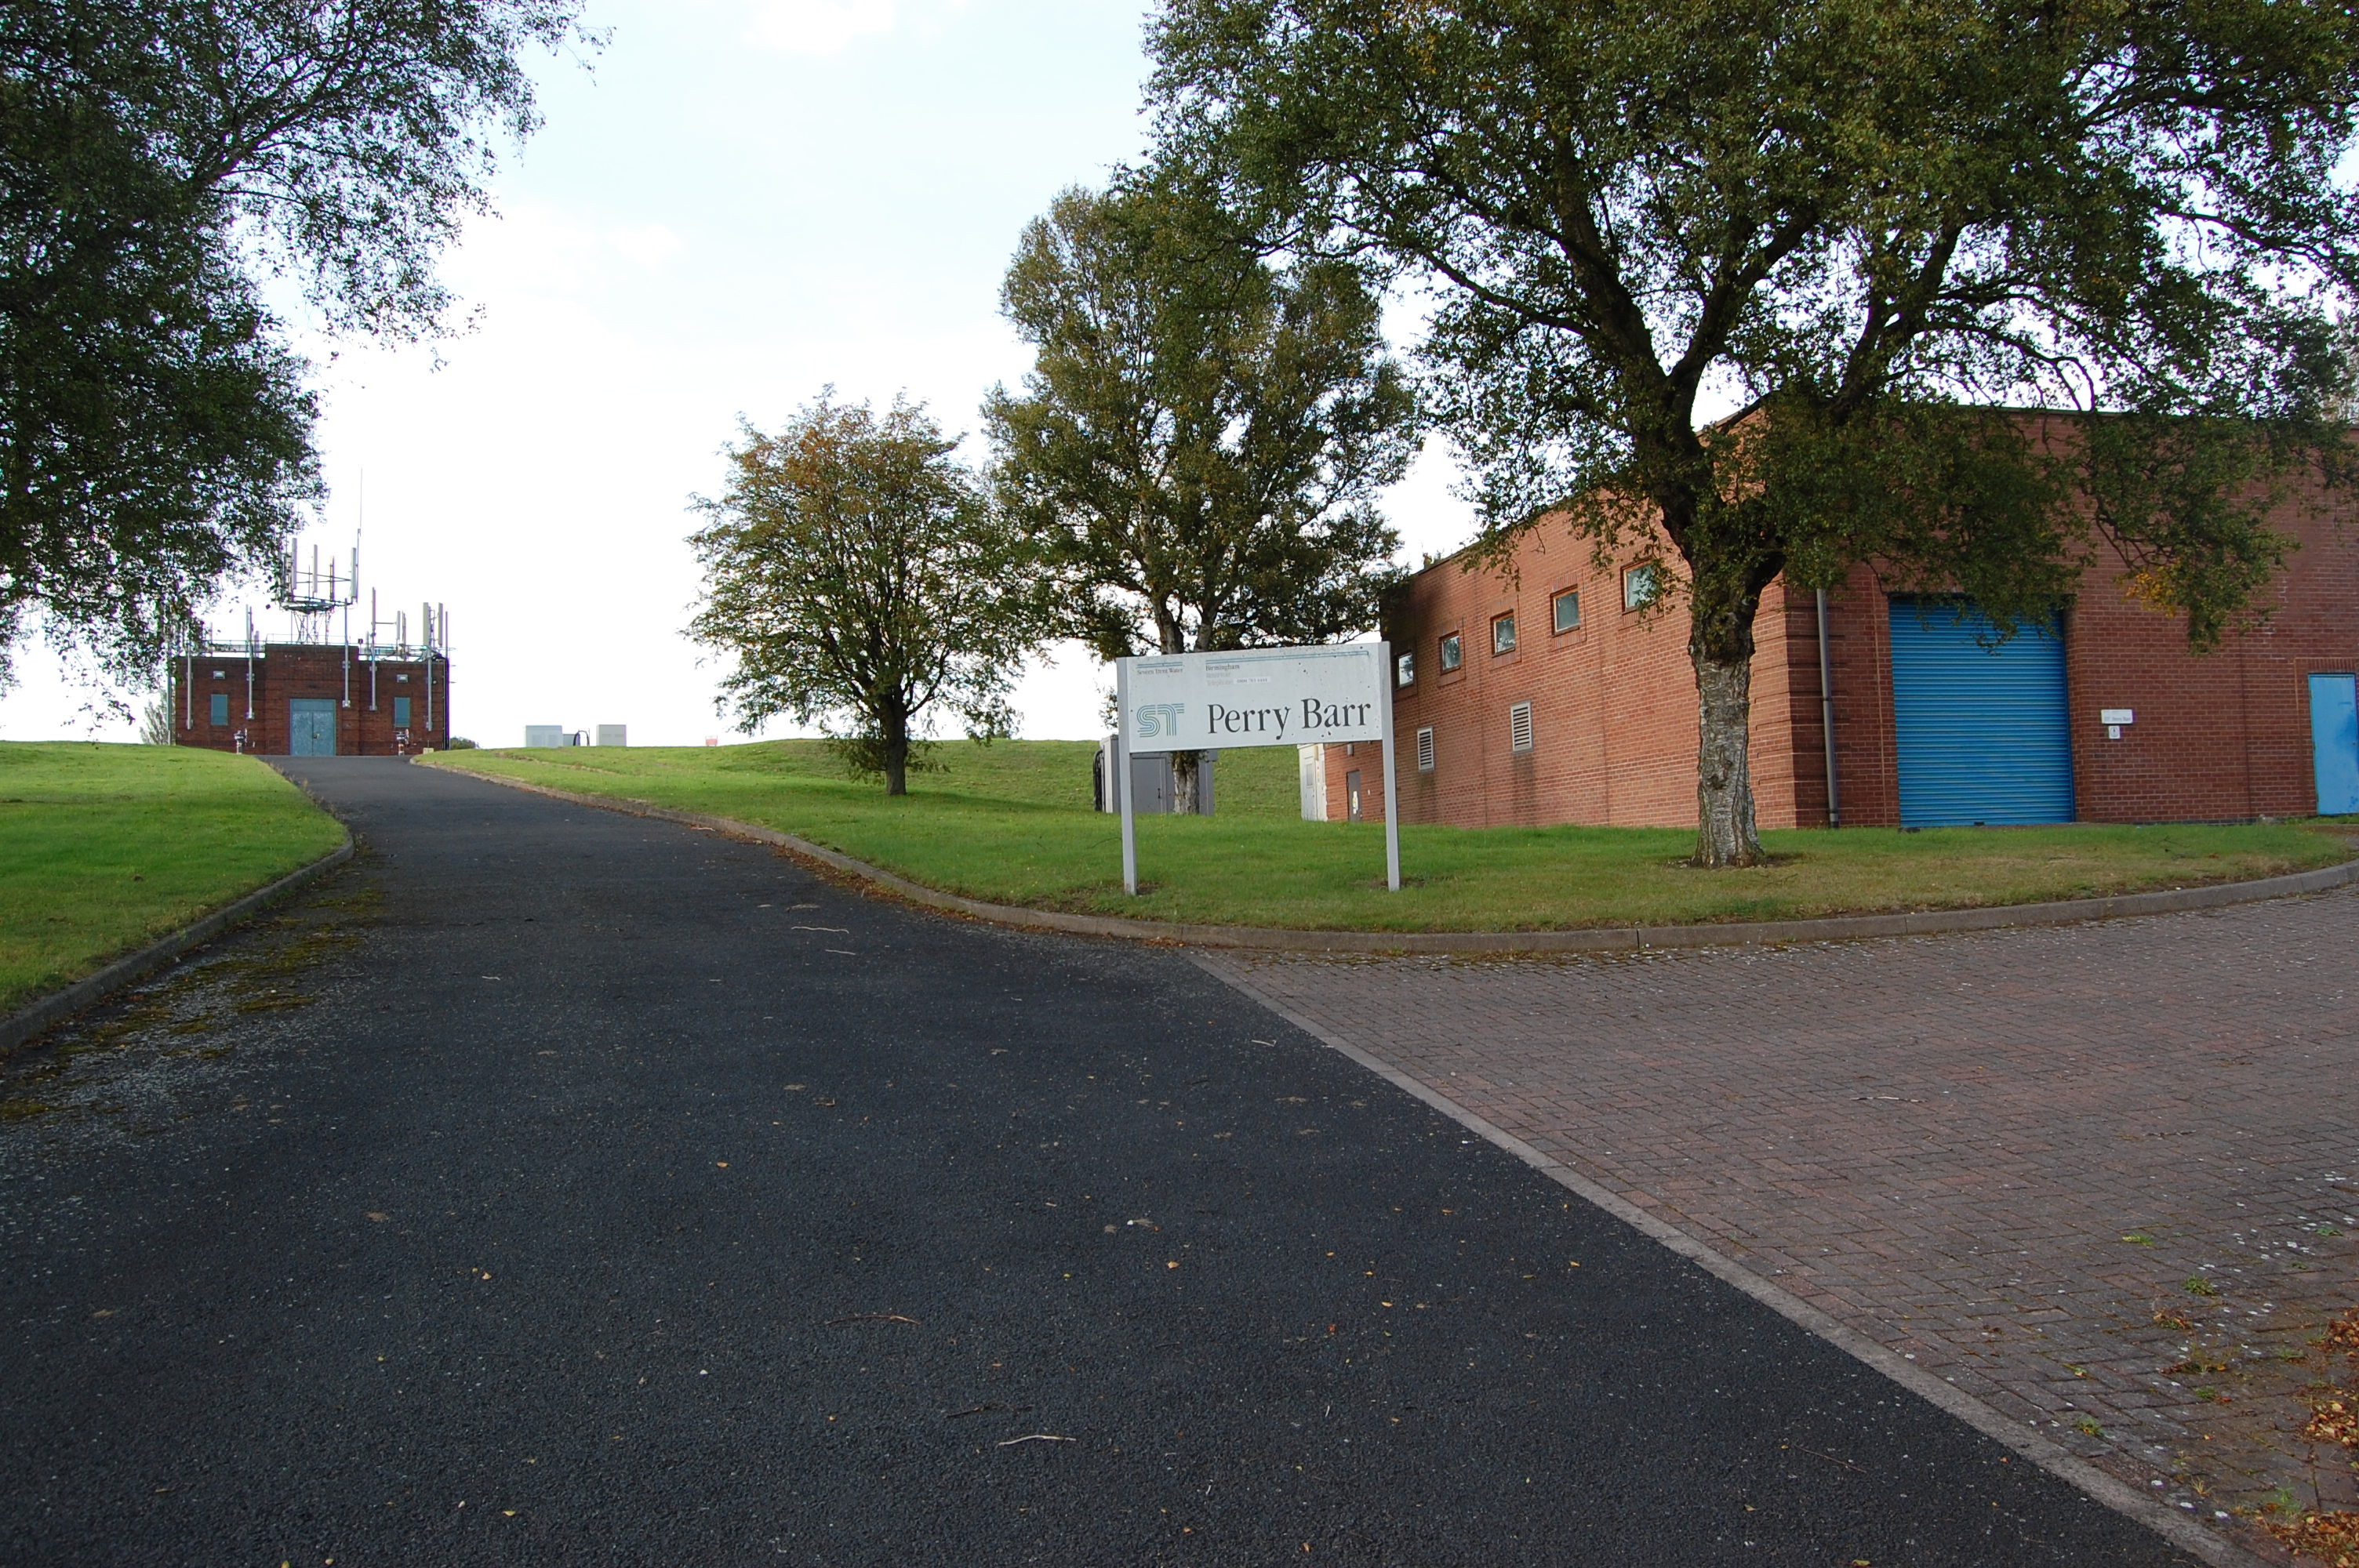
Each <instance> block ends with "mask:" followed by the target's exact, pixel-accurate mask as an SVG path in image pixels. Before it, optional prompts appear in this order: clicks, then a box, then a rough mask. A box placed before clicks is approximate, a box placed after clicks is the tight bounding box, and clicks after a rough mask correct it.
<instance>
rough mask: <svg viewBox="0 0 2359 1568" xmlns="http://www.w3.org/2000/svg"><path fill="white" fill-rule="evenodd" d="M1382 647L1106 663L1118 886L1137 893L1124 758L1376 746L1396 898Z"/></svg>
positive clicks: (1395, 821) (1388, 689)
mask: <svg viewBox="0 0 2359 1568" xmlns="http://www.w3.org/2000/svg"><path fill="white" fill-rule="evenodd" d="M1392 667H1393V661H1392V645H1391V644H1390V643H1343V645H1342V646H1340V647H1327V648H1251V649H1247V650H1245V651H1243V652H1241V653H1234V654H1164V655H1159V656H1157V657H1152V658H1145V659H1118V660H1116V661H1115V662H1114V708H1115V709H1116V711H1117V712H1118V713H1119V714H1120V716H1121V723H1120V725H1119V727H1118V728H1117V729H1116V730H1115V733H1114V741H1115V743H1116V745H1117V746H1118V747H1119V748H1120V749H1121V755H1120V756H1118V757H1116V758H1115V759H1114V791H1115V793H1116V795H1118V796H1119V797H1120V800H1121V809H1122V885H1123V891H1125V892H1128V893H1130V894H1131V895H1132V896H1134V897H1136V895H1137V893H1138V829H1137V822H1136V815H1137V808H1136V806H1135V804H1134V803H1133V802H1132V800H1131V798H1130V797H1131V793H1132V791H1131V768H1130V759H1131V757H1132V756H1133V755H1134V754H1146V755H1155V754H1158V753H1160V752H1214V751H1227V750H1229V749H1230V748H1231V747H1235V746H1304V745H1310V744H1313V743H1325V744H1338V743H1341V742H1343V741H1378V742H1381V743H1382V745H1383V747H1384V766H1385V885H1386V887H1389V888H1390V889H1392V891H1393V892H1400V885H1401V881H1400V801H1399V798H1398V795H1397V788H1396V785H1395V784H1394V776H1393V743H1392V742H1393V688H1392V686H1391V684H1390V683H1389V682H1387V681H1386V679H1385V676H1386V674H1387V673H1388V672H1390V670H1391V669H1392Z"/></svg>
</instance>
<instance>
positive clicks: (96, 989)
mask: <svg viewBox="0 0 2359 1568" xmlns="http://www.w3.org/2000/svg"><path fill="white" fill-rule="evenodd" d="M352 858H353V838H352V835H351V834H350V833H347V834H345V835H344V841H343V842H342V844H339V845H337V846H336V847H335V848H334V849H331V850H329V851H328V852H327V853H326V854H324V855H322V856H321V857H320V858H319V859H318V860H314V861H312V862H311V863H310V865H308V866H305V867H303V868H301V869H300V870H299V871H289V872H288V874H287V875H285V876H283V877H281V878H279V879H278V880H277V881H275V882H272V883H271V884H270V885H269V886H267V887H266V888H263V889H261V890H259V891H257V892H250V893H248V894H246V895H245V897H244V898H242V899H239V900H238V901H237V902H236V903H230V904H225V905H223V907H222V908H220V909H217V910H214V911H213V912H212V914H208V915H206V916H205V917H204V918H203V919H201V920H199V921H197V922H195V923H194V924H193V925H188V926H186V927H183V928H182V929H181V930H179V931H176V932H174V933H173V934H172V935H169V936H167V937H165V938H163V939H162V940H161V941H158V942H151V943H149V944H148V945H147V946H145V947H142V948H140V949H139V951H137V952H136V953H133V954H130V955H128V956H127V957H121V958H117V959H116V960H115V961H114V962H113V963H112V964H109V965H107V966H106V968H103V969H101V970H99V971H98V973H96V974H94V975H92V976H91V977H89V978H88V979H81V980H76V981H75V982H74V983H73V984H72V985H70V986H68V987H66V988H65V989H63V990H57V991H51V992H50V993H49V995H47V996H45V997H42V998H39V999H38V1000H35V1001H33V1002H30V1003H28V1004H27V1005H26V1006H24V1007H21V1008H19V1009H17V1010H16V1011H15V1012H12V1013H10V1014H9V1015H8V1016H7V1017H6V1018H5V1019H0V1054H6V1053H7V1052H10V1051H14V1050H15V1049H16V1047H17V1046H19V1045H22V1044H24V1043H25V1042H26V1041H27V1040H30V1039H32V1038H33V1037H34V1036H35V1035H38V1034H40V1033H43V1032H45V1031H47V1030H49V1029H53V1028H55V1027H56V1026H57V1025H59V1024H60V1023H62V1022H65V1021H66V1020H67V1019H69V1018H71V1017H72V1016H73V1015H74V1014H76V1013H78V1012H80V1011H82V1010H83V1009H84V1008H87V1007H89V1006H91V1005H92V1004H93V1003H95V1002H98V1001H101V1000H104V999H105V998H107V997H109V996H111V995H113V994H114V992H116V991H119V990H121V989H123V988H124V987H125V986H128V985H133V984H136V983H137V982H138V981H140V980H143V979H147V977H148V976H149V975H152V974H154V973H155V972H156V971H157V970H158V969H160V968H164V967H165V966H166V965H167V964H169V963H170V962H172V960H173V959H175V958H178V957H179V956H180V955H181V954H183V953H185V952H187V951H188V950H189V949H190V948H191V947H196V946H201V945H203V944H204V943H207V942H210V941H212V939H213V938H214V937H216V936H218V935H221V934H222V933H223V932H224V931H226V930H228V929H229V928H230V927H231V926H233V925H239V924H240V923H242V922H244V921H246V920H249V919H251V918H253V917H254V916H255V915H256V914H260V913H261V912H262V911H264V910H265V909H267V908H269V907H270V906H271V905H272V904H274V903H277V902H278V901H279V900H280V899H283V898H285V897H286V896H287V895H288V894H289V893H291V892H297V891H298V890H299V889H301V888H303V887H305V886H307V885H309V884H310V883H311V882H314V881H318V880H319V879H320V878H321V877H322V876H325V875H326V874H327V873H328V872H330V871H333V870H335V869H336V868H337V867H338V866H341V865H342V864H343V863H344V862H345V861H346V860H351V859H352Z"/></svg>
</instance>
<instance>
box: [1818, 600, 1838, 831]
mask: <svg viewBox="0 0 2359 1568" xmlns="http://www.w3.org/2000/svg"><path fill="white" fill-rule="evenodd" d="M1819 727H1820V729H1821V730H1822V731H1823V732H1824V733H1825V735H1826V738H1827V826H1828V827H1842V826H1843V795H1842V793H1841V791H1840V789H1839V788H1838V786H1837V784H1836V782H1835V686H1834V662H1833V661H1832V659H1830V658H1829V657H1828V656H1827V590H1826V589H1819Z"/></svg>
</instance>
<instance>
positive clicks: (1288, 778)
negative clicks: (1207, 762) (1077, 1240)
mask: <svg viewBox="0 0 2359 1568" xmlns="http://www.w3.org/2000/svg"><path fill="white" fill-rule="evenodd" d="M1092 752H1093V747H1092V745H1091V744H1090V743H1089V742H1087V741H1000V742H998V743H997V744H995V745H991V746H977V745H974V744H973V743H971V742H967V741H953V742H950V743H947V744H944V745H942V746H940V747H939V748H938V749H937V750H936V751H935V752H934V759H935V761H936V762H939V763H940V771H939V772H935V773H925V774H920V775H915V776H913V777H912V779H911V781H910V785H909V795H908V796H907V797H906V798H904V799H901V800H888V799H886V795H885V793H884V787H883V785H881V784H875V783H867V782H862V781H857V780H853V779H850V778H847V777H846V776H845V775H844V773H843V770H842V768H841V767H840V766H839V765H838V764H837V763H836V762H835V761H834V759H833V757H832V754H830V753H829V752H827V751H826V750H825V749H824V747H823V746H822V745H821V743H820V742H818V741H766V742H763V743H760V744H756V745H744V746H725V747H680V748H662V747H647V748H631V749H627V750H626V749H620V748H617V749H614V750H611V751H609V750H601V749H598V748H594V747H593V748H589V749H586V750H570V749H569V750H563V751H555V750H546V751H515V752H445V753H442V754H440V755H439V756H436V757H434V758H433V759H431V761H432V762H433V763H434V764H435V765H438V766H442V767H451V768H459V769H470V770H473V771H476V772H479V773H500V774H505V775H507V776H509V777H513V778H519V779H527V780H530V781H532V782H535V783H538V784H549V785H551V786H553V787H556V788H560V789H569V790H574V791H578V792H581V793H582V794H589V795H621V796H627V797H629V798H632V799H636V800H645V801H652V802H654V803H656V804H658V805H660V806H673V807H676V808H679V809H681V810H688V811H701V812H709V813H712V814H713V815H716V816H732V817H735V818H737V819H739V820H740V821H745V822H756V823H760V824H762V825H764V826H766V827H776V828H779V829H782V830H784V831H786V832H788V833H793V834H796V835H799V837H801V838H809V839H810V840H812V841H813V842H815V843H820V844H824V845H826V846H828V847H829V848H831V849H839V850H841V851H843V853H845V854H848V855H853V856H855V857H857V858H858V859H860V860H866V861H868V862H869V863H870V864H872V865H878V866H883V867H886V868H887V869H889V870H891V871H898V872H900V873H901V874H902V875H904V876H907V877H909V878H911V879H913V880H915V881H921V882H925V883H927V884H929V886H932V887H937V888H942V889H946V890H948V891H950V892H959V893H964V894H966V895H967V896H969V897H971V898H981V899H988V900H991V901H993V902H995V903H1016V904H1028V905H1032V906H1034V907H1036V908H1043V909H1062V910H1080V911H1085V912H1088V913H1093V914H1129V915H1136V916H1139V917H1141V918H1146V919H1155V920H1180V921H1201V922H1209V923H1212V924H1217V925H1282V926H1293V927H1299V928H1307V929H1324V930H1351V929H1359V930H1379V931H1413V930H1449V931H1508V930H1524V931H1530V930H1549V929H1563V928H1571V927H1578V926H1585V925H1633V924H1644V925H1673V924H1684V923H1690V922H1701V921H1720V920H1767V919H1783V918H1792V917H1798V916H1805V915H1814V914H1846V913H1855V912H1861V911H1886V910H1916V909H1945V908H1959V907H1965V906H1972V905H1980V904H1997V903H2030V902H2034V901H2038V900H2042V899H2055V898H2081V897H2090V896H2094V895H2098V894H2104V893H2114V892H2136V891H2138V890H2141V889H2147V888H2157V887H2184V886H2189V885H2192V884H2195V883H2199V882H2212V881H2236V880H2239V879H2242V878H2246V877H2258V876H2268V875H2273V874H2275V873H2277V872H2280V871H2301V870H2307V869H2309V868H2310V867H2313V866H2322V865H2331V864H2333V863H2335V862H2337V861H2341V860H2348V859H2351V858H2352V857H2353V855H2354V849H2353V847H2352V846H2350V845H2349V844H2348V843H2347V842H2346V840H2345V839H2344V838H2342V837H2341V836H2340V835H2338V834H2333V833H2328V832H2321V831H2319V830H2318V829H2317V828H2316V827H2308V826H2303V825H2299V824H2284V823H2280V824H2268V825H2256V826H2248V827H2034V828H2026V827H2017V828H1945V829H1932V830H1928V831H1926V832H1922V833H1908V834H1904V833H1901V832H1898V831H1897V830H1893V829H1886V828H1846V829H1844V830H1843V831H1842V832H1839V833H1830V832H1824V831H1818V830H1806V831H1798V832H1783V833H1768V834H1764V835H1763V838H1764V840H1765V842H1766V843H1767V846H1768V848H1769V850H1770V852H1771V853H1772V854H1773V855H1775V856H1777V857H1778V858H1779V863H1778V864H1777V865H1774V866H1768V867H1764V868H1761V869H1759V870H1755V871H1696V870H1693V869H1691V868H1690V867H1687V866H1684V865H1681V864H1680V863H1679V862H1680V860H1681V859H1682V857H1684V856H1686V855H1688V854H1689V853H1690V852H1691V851H1692V849H1693V848H1694V838H1695V836H1694V835H1693V834H1692V833H1690V832H1688V831H1684V830H1680V829H1672V828H1633V827H1534V828H1527V827H1493V828H1484V829H1479V830H1475V829H1467V828H1459V827H1418V826H1408V827H1403V828H1402V829H1401V875H1402V878H1403V881H1405V882H1406V883H1407V884H1408V885H1407V886H1405V887H1404V888H1403V890H1402V891H1401V892H1397V893H1389V892H1386V891H1385V886H1384V870H1385V849H1384V829H1383V827H1381V826H1378V825H1375V824H1368V823H1338V822H1305V821H1303V820H1301V817H1300V815H1299V802H1298V798H1297V795H1296V785H1295V771H1294V770H1295V753H1294V751H1293V749H1292V748H1291V747H1269V748H1263V749H1257V750H1254V751H1245V752H1226V753H1224V754H1223V756H1222V758H1221V760H1220V762H1219V773H1218V781H1219V782H1218V784H1217V788H1216V799H1217V800H1218V803H1219V807H1220V811H1219V815H1217V816H1209V817H1172V816H1149V817H1142V818H1140V820H1139V824H1138V866H1139V872H1138V874H1139V884H1140V892H1141V896H1139V897H1138V898H1136V899H1132V898H1125V896H1124V895H1123V892H1122V849H1121V838H1120V833H1119V829H1118V827H1117V826H1116V823H1115V819H1114V818H1113V817H1111V816H1102V815H1099V814H1097V813H1094V812H1092V811H1091V810H1090V809H1089V799H1090V757H1091V753H1092Z"/></svg>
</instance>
